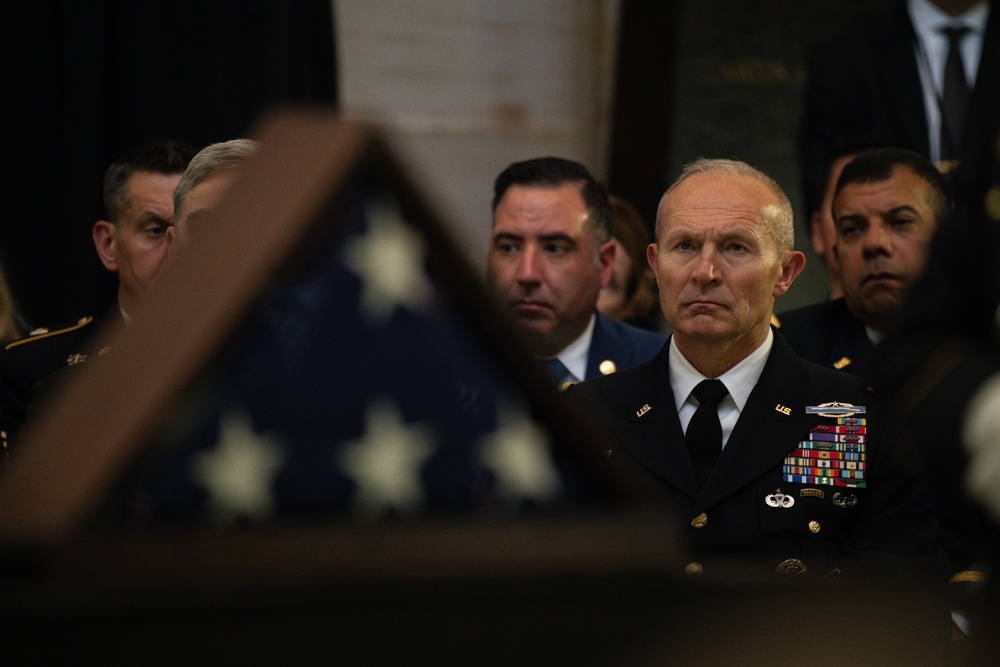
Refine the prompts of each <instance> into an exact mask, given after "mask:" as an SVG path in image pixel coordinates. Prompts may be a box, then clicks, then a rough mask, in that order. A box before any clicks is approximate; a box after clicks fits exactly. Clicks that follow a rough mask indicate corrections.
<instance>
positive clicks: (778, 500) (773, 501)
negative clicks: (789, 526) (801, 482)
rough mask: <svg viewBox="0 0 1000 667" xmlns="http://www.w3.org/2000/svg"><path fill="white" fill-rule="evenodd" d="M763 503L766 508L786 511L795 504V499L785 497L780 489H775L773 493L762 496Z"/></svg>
mask: <svg viewBox="0 0 1000 667" xmlns="http://www.w3.org/2000/svg"><path fill="white" fill-rule="evenodd" d="M764 502H765V503H767V506H768V507H780V508H781V509H788V508H789V507H791V506H792V505H794V504H795V498H793V497H792V496H786V495H785V494H783V493H782V492H781V489H775V490H774V493H769V494H768V495H766V496H764Z"/></svg>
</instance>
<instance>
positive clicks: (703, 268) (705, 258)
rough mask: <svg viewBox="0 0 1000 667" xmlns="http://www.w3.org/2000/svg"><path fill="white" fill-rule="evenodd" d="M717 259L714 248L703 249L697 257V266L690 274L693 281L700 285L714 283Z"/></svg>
mask: <svg viewBox="0 0 1000 667" xmlns="http://www.w3.org/2000/svg"><path fill="white" fill-rule="evenodd" d="M717 259H718V258H717V257H716V254H715V249H714V248H708V247H706V248H704V249H703V250H702V251H701V254H700V255H699V256H698V265H697V266H695V268H694V273H693V274H692V278H693V279H694V281H695V282H697V283H699V284H702V285H707V284H709V283H712V282H714V281H715V262H716V260H717Z"/></svg>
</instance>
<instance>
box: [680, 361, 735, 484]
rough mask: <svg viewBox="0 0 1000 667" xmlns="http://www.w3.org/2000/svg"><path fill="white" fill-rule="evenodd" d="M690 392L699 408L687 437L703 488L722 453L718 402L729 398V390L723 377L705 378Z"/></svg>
mask: <svg viewBox="0 0 1000 667" xmlns="http://www.w3.org/2000/svg"><path fill="white" fill-rule="evenodd" d="M691 393H692V394H694V397H695V398H697V399H698V409H697V410H695V413H694V416H693V417H691V422H690V423H689V424H688V429H687V433H686V434H685V436H684V437H685V439H686V440H687V446H688V454H690V456H691V463H692V464H694V473H695V476H696V477H697V478H698V488H701V487H702V486H704V485H705V480H706V479H708V475H709V473H711V472H712V468H714V467H715V462H716V461H718V460H719V454H721V453H722V424H720V423H719V401H721V400H722V399H723V398H725V397H726V395H727V394H728V393H729V390H728V389H726V385H724V384H722V381H721V380H702V381H701V382H699V383H698V386H697V387H695V388H694V391H692V392H691Z"/></svg>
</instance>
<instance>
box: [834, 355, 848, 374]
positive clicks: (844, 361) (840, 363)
mask: <svg viewBox="0 0 1000 667" xmlns="http://www.w3.org/2000/svg"><path fill="white" fill-rule="evenodd" d="M850 365H851V358H850V357H841V358H840V359H837V360H836V361H835V362H833V367H834V368H836V369H837V370H838V371H839V370H841V369H843V368H845V367H847V366H850Z"/></svg>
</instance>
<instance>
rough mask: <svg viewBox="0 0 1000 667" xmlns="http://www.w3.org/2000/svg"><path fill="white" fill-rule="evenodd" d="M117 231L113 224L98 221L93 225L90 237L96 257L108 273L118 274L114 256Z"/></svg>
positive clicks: (116, 261)
mask: <svg viewBox="0 0 1000 667" xmlns="http://www.w3.org/2000/svg"><path fill="white" fill-rule="evenodd" d="M117 231H118V229H117V228H116V227H115V225H114V223H111V222H108V221H107V220H98V221H97V222H95V223H94V229H93V230H92V231H91V236H92V237H93V239H94V248H95V249H96V250H97V256H98V257H99V258H100V260H101V264H103V265H104V268H106V269H107V270H108V271H113V272H115V273H117V272H118V256H117V254H116V247H115V242H116V236H117V234H116V232H117Z"/></svg>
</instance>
